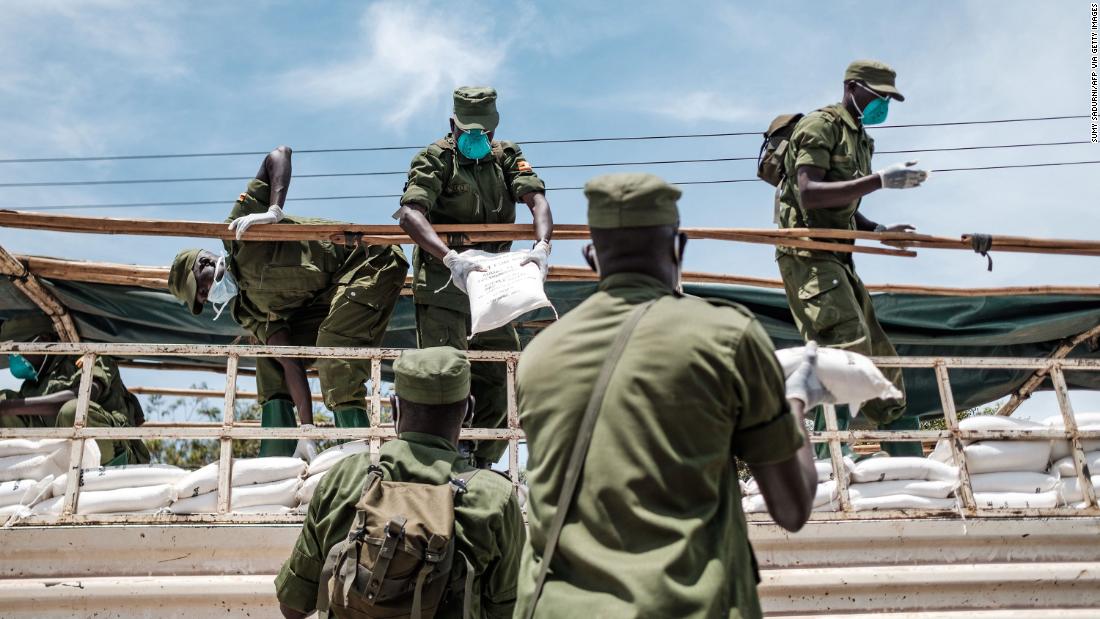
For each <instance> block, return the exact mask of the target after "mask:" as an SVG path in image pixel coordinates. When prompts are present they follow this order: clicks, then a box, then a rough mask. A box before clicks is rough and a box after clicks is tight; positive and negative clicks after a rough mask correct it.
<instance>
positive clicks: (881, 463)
mask: <svg viewBox="0 0 1100 619" xmlns="http://www.w3.org/2000/svg"><path fill="white" fill-rule="evenodd" d="M851 478H852V483H857V484H862V483H867V482H872V481H892V480H896V479H923V480H935V481H951V482H953V481H956V480H958V478H959V470H958V469H957V468H955V467H953V466H948V465H946V464H944V463H942V462H937V461H935V460H930V459H928V458H916V457H909V458H894V457H885V458H867V459H866V460H863V461H862V462H857V463H856V465H855V468H853V469H852V475H851Z"/></svg>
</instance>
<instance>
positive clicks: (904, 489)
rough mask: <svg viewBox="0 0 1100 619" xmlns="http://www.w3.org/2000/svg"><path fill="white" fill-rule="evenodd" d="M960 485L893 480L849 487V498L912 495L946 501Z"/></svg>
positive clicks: (935, 480) (928, 481)
mask: <svg viewBox="0 0 1100 619" xmlns="http://www.w3.org/2000/svg"><path fill="white" fill-rule="evenodd" d="M958 485H959V484H958V482H954V481H943V480H938V479H934V480H927V479H893V480H890V481H873V482H869V483H863V484H852V485H850V486H848V496H849V497H851V498H853V499H877V498H879V497H884V496H890V495H894V494H911V495H914V496H921V497H927V498H929V499H946V498H947V497H948V496H949V495H950V494H951V492H952V491H954V490H955V488H956V487H957V486H958Z"/></svg>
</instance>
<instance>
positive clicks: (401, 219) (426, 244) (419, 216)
mask: <svg viewBox="0 0 1100 619" xmlns="http://www.w3.org/2000/svg"><path fill="white" fill-rule="evenodd" d="M525 197H526V196H525ZM545 201H546V200H545V199H543V202H544V203H545ZM546 212H547V215H549V213H550V207H549V206H547V207H546ZM397 223H398V225H400V226H401V229H402V230H404V231H405V233H406V234H408V235H409V236H410V237H411V238H412V240H413V242H414V243H416V244H417V245H419V246H420V249H423V250H424V251H426V252H428V253H430V254H431V255H433V256H435V257H436V258H439V259H440V260H442V259H443V256H446V255H447V252H449V251H451V248H449V247H447V244H446V243H444V242H443V239H441V238H439V235H438V234H436V232H435V229H434V228H432V224H431V223H430V222H429V221H428V216H427V215H426V214H425V212H424V207H422V206H420V205H418V204H402V205H401V209H400V210H399V211H397ZM536 229H537V228H536Z"/></svg>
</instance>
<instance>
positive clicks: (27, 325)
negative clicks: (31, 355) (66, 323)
mask: <svg viewBox="0 0 1100 619" xmlns="http://www.w3.org/2000/svg"><path fill="white" fill-rule="evenodd" d="M53 332H54V329H53V321H52V320H50V317H49V316H47V315H45V314H24V315H20V316H16V317H14V318H9V319H7V320H5V321H4V324H3V325H0V340H3V341H5V342H8V341H11V342H27V341H30V340H32V339H34V338H35V337H37V336H39V335H44V334H46V333H53Z"/></svg>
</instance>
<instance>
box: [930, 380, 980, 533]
mask: <svg viewBox="0 0 1100 619" xmlns="http://www.w3.org/2000/svg"><path fill="white" fill-rule="evenodd" d="M935 372H936V384H937V385H938V386H939V389H940V405H941V406H942V408H943V418H944V420H945V421H946V422H947V429H948V430H949V431H950V432H951V438H949V439H947V440H948V443H949V444H950V445H951V457H952V458H953V459H954V460H955V466H957V467H959V488H958V490H956V492H958V493H959V497H960V498H962V504H963V510H964V511H965V512H966V513H967V514H968V515H971V514H974V513H975V511H976V510H977V505H976V504H975V502H974V491H973V489H972V487H971V486H970V470H969V469H968V468H967V466H966V454H965V453H964V451H963V444H962V439H961V438H959V415H958V413H956V412H955V394H954V393H952V391H951V379H950V377H949V376H948V375H947V366H945V365H944V364H943V362H942V361H938V362H936V364H935Z"/></svg>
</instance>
